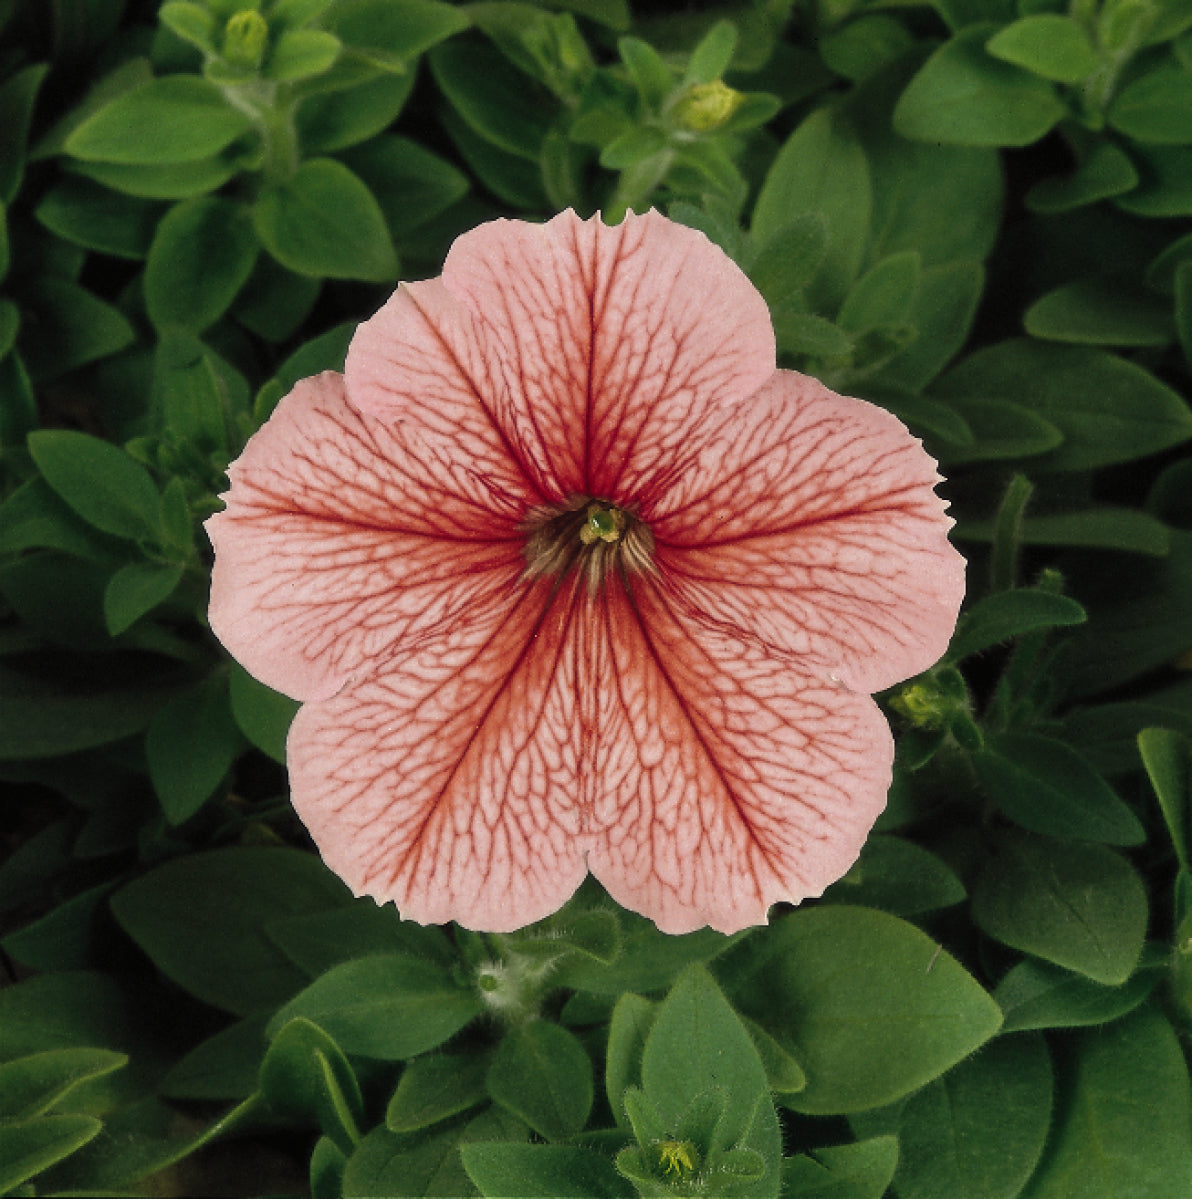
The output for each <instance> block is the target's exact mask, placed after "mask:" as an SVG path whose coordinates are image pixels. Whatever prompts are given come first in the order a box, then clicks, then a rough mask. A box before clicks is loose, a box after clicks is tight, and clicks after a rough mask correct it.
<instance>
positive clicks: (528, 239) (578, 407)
mask: <svg viewBox="0 0 1192 1199" xmlns="http://www.w3.org/2000/svg"><path fill="white" fill-rule="evenodd" d="M442 278H443V286H444V287H445V288H446V290H447V291H448V292H449V293H450V294H451V296H453V297H455V298H456V299H457V300H458V301H459V302H460V303H461V304H462V305H463V306H465V307H466V308H467V310H468V312H469V313H470V314H471V315H472V316H473V317H474V318H475V321H476V325H477V333H476V336H477V337H479V338H480V339H481V343H482V345H483V361H484V363H485V368H484V370H485V372H486V373H485V382H484V384H483V387H482V389H483V390H484V394H485V396H486V397H487V398H486V404H487V406H488V409H489V410H490V411H491V413H492V415H493V417H494V418H495V419H497V420H498V421H499V422H500V424H501V427H502V429H503V431H504V435H505V437H506V438H507V439H508V441H509V442H510V444H511V445H514V446H515V447H516V453H517V457H518V460H519V461H520V462H522V463H523V464H525V465H526V469H527V470H532V469H534V468H533V466H531V465H530V464H538V468H537V469H538V471H539V473H538V474H537V475H536V476H535V477H536V479H537V480H538V482H539V485H540V487H541V488H542V489H543V491H544V493H546V494H547V495H548V496H550V497H551V498H553V499H556V500H557V499H561V498H564V497H566V496H569V495H572V494H577V493H580V494H584V495H590V496H601V497H603V498H605V499H608V500H614V501H615V500H622V501H625V502H629V501H631V500H634V499H636V498H637V497H638V496H639V494H640V493H641V492H642V491H643V490H649V489H650V488H652V487H653V486H655V482H654V480H656V479H657V478H658V477H659V476H660V475H663V476H666V475H668V474H669V469H670V463H671V461H672V460H673V458H674V455H675V454H676V453H677V452H679V451H680V450H681V449H682V448H683V446H684V445H685V443H686V441H687V439H688V437H689V436H690V435H691V432H692V430H694V429H696V428H698V427H699V425H700V424H701V423H702V422H703V421H704V420H705V419H706V417H707V414H708V413H709V412H710V411H711V412H714V411H716V410H718V409H719V408H721V407H723V406H725V405H731V404H732V403H733V402H734V401H735V400H737V399H740V398H743V397H744V396H747V395H749V394H750V393H751V392H752V391H754V390H755V389H756V388H757V387H759V386H760V385H761V384H762V383H763V382H764V381H765V380H766V379H767V378H768V377H769V375H770V374H771V372H772V371H773V369H774V333H773V329H772V327H771V324H770V316H769V312H768V310H767V308H766V305H765V302H764V301H763V299H762V298H761V296H760V295H759V294H758V292H757V291H756V289H754V287H753V286H752V285H751V284H750V283H749V280H748V279H747V278H746V277H745V275H744V274H743V273H742V272H741V271H740V269H739V268H738V267H737V266H736V265H735V264H734V263H733V262H732V261H731V259H729V258H728V256H727V255H726V254H724V252H723V251H722V250H720V249H719V248H718V247H717V246H714V245H713V244H712V243H711V242H710V241H708V239H707V238H706V237H705V236H704V235H703V234H702V233H699V232H696V231H695V230H692V229H688V228H685V227H684V226H682V225H677V224H675V223H674V222H671V221H668V220H666V219H665V218H664V217H662V216H660V215H659V214H658V213H656V212H649V213H646V214H645V215H644V216H634V215H632V214H630V215H629V216H627V217H626V218H625V220H624V221H623V222H622V223H621V224H620V225H618V226H616V227H615V228H610V227H609V226H607V225H605V224H603V223H602V222H601V221H600V220H590V221H581V220H580V219H579V218H578V217H577V216H576V215H575V213H573V212H565V213H562V214H561V215H560V216H557V217H555V218H554V219H553V220H551V221H549V222H547V223H546V224H545V225H541V226H536V225H530V224H527V223H526V222H524V221H493V222H490V223H489V224H486V225H482V226H480V227H479V228H477V229H474V230H472V231H471V232H469V233H466V234H464V235H463V236H462V237H460V238H459V239H458V240H457V241H456V242H455V244H454V245H453V246H452V248H451V252H450V253H449V254H448V256H447V261H446V263H445V264H444V266H443V277H442ZM391 304H392V310H391V311H389V310H382V313H381V314H379V315H378V317H374V318H373V321H371V322H368V323H367V324H366V325H365V326H364V327H363V328H362V330H361V332H360V333H359V334H358V335H357V342H356V343H354V345H353V355H352V356H350V357H349V360H348V386H349V389H350V390H351V392H352V394H353V397H354V398H355V397H356V395H357V391H358V384H357V379H358V377H362V376H363V375H364V372H365V367H366V364H368V363H371V362H373V361H374V360H376V361H380V360H386V361H391V362H393V363H394V364H395V365H396V367H398V368H399V369H404V362H405V359H404V358H403V357H402V352H401V351H398V350H397V349H396V348H395V347H396V346H397V345H398V344H401V345H403V346H404V345H406V344H407V343H408V337H407V335H406V334H405V333H404V331H403V330H404V327H405V326H404V325H403V323H402V322H403V320H404V319H405V318H404V317H402V316H401V312H402V305H403V302H402V301H401V300H398V299H395V300H394V301H392V302H391ZM438 319H441V321H442V324H443V329H444V332H443V336H444V338H445V339H451V338H453V337H456V334H455V333H454V332H452V330H454V329H455V328H458V327H459V321H458V318H454V317H453V318H451V319H443V318H438ZM452 344H454V342H453V343H452ZM469 372H470V374H471V375H473V376H475V375H477V374H478V371H477V369H476V368H473V367H469ZM387 377H391V376H387ZM378 386H379V385H374V386H373V389H372V391H371V392H370V395H373V394H376V392H377V388H378ZM364 402H367V403H370V404H372V403H374V402H375V401H374V400H372V399H369V400H367V401H364Z"/></svg>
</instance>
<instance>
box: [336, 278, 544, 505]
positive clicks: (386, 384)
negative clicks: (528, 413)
mask: <svg viewBox="0 0 1192 1199" xmlns="http://www.w3.org/2000/svg"><path fill="white" fill-rule="evenodd" d="M344 377H345V381H346V386H347V389H348V396H349V398H350V400H351V402H352V404H353V405H355V406H356V407H357V408H358V409H360V411H361V412H365V413H368V414H370V415H372V416H374V417H378V418H380V419H383V420H387V421H401V422H403V423H404V424H406V425H408V426H409V427H410V428H412V429H414V430H417V431H419V432H425V433H428V434H429V435H432V436H435V435H437V436H440V437H444V438H454V439H456V440H457V441H458V445H457V450H458V452H457V454H456V460H457V462H458V463H463V462H466V461H467V460H468V459H469V457H470V456H471V454H472V447H473V446H476V447H480V448H481V450H482V451H483V457H482V458H481V459H480V460H478V461H477V462H476V465H475V469H476V470H477V471H478V472H483V471H484V470H486V469H487V468H489V467H491V466H492V465H494V464H498V463H499V469H500V473H501V476H502V477H504V476H506V475H514V476H516V478H517V480H518V482H517V484H516V488H515V490H517V491H518V492H528V493H530V494H531V495H532V496H533V502H535V503H541V502H542V501H544V500H547V499H557V498H559V496H560V493H559V492H558V491H557V488H556V487H554V486H553V485H552V483H551V481H550V478H549V472H548V471H545V464H544V461H543V459H542V453H541V446H540V444H539V440H538V439H537V438H536V437H535V435H534V430H533V426H532V423H527V421H525V420H516V419H513V418H512V416H511V413H512V411H513V409H514V408H515V407H516V404H517V401H516V400H515V399H514V398H511V395H510V389H509V380H508V379H507V378H506V377H505V376H504V375H503V374H502V372H501V369H500V362H499V360H498V359H497V357H496V355H495V354H494V352H493V350H492V349H491V347H489V346H488V344H487V339H486V337H485V335H484V330H483V329H482V328H481V327H480V325H479V323H478V322H477V321H476V320H475V319H474V317H473V314H472V313H471V312H469V311H468V309H467V308H466V307H465V306H464V305H463V304H461V303H460V302H459V301H458V300H457V299H456V298H455V297H454V296H453V295H452V294H451V293H450V292H448V291H447V289H446V288H445V287H444V286H443V284H442V282H441V281H440V280H439V279H426V280H423V281H420V282H416V283H403V284H402V285H401V286H400V287H399V288H398V289H397V290H396V291H395V292H394V293H393V295H392V296H390V297H389V299H388V300H387V301H386V303H385V304H384V306H383V307H382V308H381V309H380V311H379V312H377V313H376V314H375V315H373V316H372V317H371V318H370V319H369V320H367V321H365V322H364V323H363V324H362V325H360V326H359V327H358V328H357V330H356V334H355V336H354V337H353V338H352V344H351V345H350V346H349V347H348V358H347V363H346V364H345V367H344ZM544 471H545V473H544Z"/></svg>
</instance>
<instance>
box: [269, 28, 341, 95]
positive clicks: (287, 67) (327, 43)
mask: <svg viewBox="0 0 1192 1199" xmlns="http://www.w3.org/2000/svg"><path fill="white" fill-rule="evenodd" d="M342 48H343V47H342V45H341V44H340V40H339V38H337V37H336V36H335V35H334V34H333V33H328V32H327V31H326V30H324V29H287V30H286V31H285V32H284V33H283V34H282V35H281V37H279V38H278V39H277V42H276V44H275V45H274V47H273V49H272V50H271V51H270V53H269V58H268V60H267V61H266V63H265V69H264V71H262V74H263V75H264V77H265V78H266V79H272V80H275V81H276V82H292V81H293V80H295V79H309V78H311V77H312V76H314V75H322V74H323V72H324V71H326V70H329V69H330V67H331V65H332V63H334V62H335V60H336V59H337V58H338V57H339V54H340V50H341V49H342Z"/></svg>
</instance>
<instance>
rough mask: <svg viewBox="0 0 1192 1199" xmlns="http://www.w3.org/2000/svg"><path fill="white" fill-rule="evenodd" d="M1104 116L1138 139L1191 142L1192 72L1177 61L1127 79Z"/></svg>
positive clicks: (1165, 142) (1161, 141)
mask: <svg viewBox="0 0 1192 1199" xmlns="http://www.w3.org/2000/svg"><path fill="white" fill-rule="evenodd" d="M1106 117H1107V119H1108V121H1109V124H1110V125H1112V126H1113V128H1114V129H1116V130H1118V132H1120V133H1124V134H1126V136H1127V137H1132V138H1136V139H1137V140H1138V141H1140V142H1154V143H1158V144H1160V145H1183V146H1186V145H1188V144H1189V143H1190V142H1192V74H1190V73H1189V72H1188V71H1186V70H1185V69H1184V68H1183V67H1182V66H1179V65H1178V64H1176V63H1160V64H1159V65H1158V66H1157V67H1154V68H1152V69H1151V70H1149V71H1147V72H1146V74H1145V75H1140V76H1139V77H1138V78H1137V79H1134V80H1132V81H1131V82H1130V83H1127V84H1126V86H1125V87H1123V88H1122V90H1121V91H1120V92H1118V93H1117V95H1116V96H1114V98H1113V102H1112V103H1111V104H1110V106H1109V111H1108V112H1107V113H1106Z"/></svg>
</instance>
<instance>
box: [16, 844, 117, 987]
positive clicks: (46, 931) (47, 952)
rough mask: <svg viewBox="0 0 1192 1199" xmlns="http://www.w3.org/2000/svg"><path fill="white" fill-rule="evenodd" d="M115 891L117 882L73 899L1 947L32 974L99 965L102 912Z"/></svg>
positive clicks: (17, 933)
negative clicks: (33, 972) (32, 971)
mask: <svg viewBox="0 0 1192 1199" xmlns="http://www.w3.org/2000/svg"><path fill="white" fill-rule="evenodd" d="M80 856H82V855H80ZM114 887H115V883H114V882H103V883H98V884H97V885H96V886H94V887H88V888H87V889H86V890H83V891H80V892H78V893H77V894H76V895H72V896H71V897H70V898H69V899H67V900H65V901H64V902H62V903H60V904H58V905H57V907H55V908H53V909H52V910H51V911H49V912H47V913H46V914H45V915H43V916H39V917H38V918H37V919H36V920H34V921H33V922H32V923H30V924H26V925H25V926H24V927H23V928H19V929H17V930H16V932H11V933H9V934H8V935H7V936H5V937H4V938H3V939H0V946H3V948H4V952H5V953H7V954H9V955H10V956H11V957H13V958H15V959H16V960H17V961H18V962H20V963H21V964H22V965H24V966H28V967H29V968H30V969H32V970H85V969H86V968H87V967H89V966H92V965H96V964H97V963H98V961H99V959H100V956H101V954H100V945H101V943H102V934H103V932H106V922H105V921H104V919H103V915H104V914H103V912H102V909H103V907H104V905H105V904H106V902H107V898H108V896H109V895H110V894H111V892H112V890H113V888H114ZM101 930H102V932H101Z"/></svg>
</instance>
